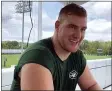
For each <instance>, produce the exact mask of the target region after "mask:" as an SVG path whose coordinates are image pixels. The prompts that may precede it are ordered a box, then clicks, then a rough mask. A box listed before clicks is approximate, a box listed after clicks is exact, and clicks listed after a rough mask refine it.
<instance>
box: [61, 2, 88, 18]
mask: <svg viewBox="0 0 112 91" xmlns="http://www.w3.org/2000/svg"><path fill="white" fill-rule="evenodd" d="M62 15H77V16H83V17H87V12H86V10H85V9H84V8H83V7H82V6H79V5H77V4H75V3H71V4H68V5H66V6H65V7H63V8H62V9H61V10H60V12H59V17H61V16H62Z"/></svg>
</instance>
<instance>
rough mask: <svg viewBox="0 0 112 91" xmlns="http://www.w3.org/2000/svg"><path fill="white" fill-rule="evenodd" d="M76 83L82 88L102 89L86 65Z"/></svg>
mask: <svg viewBox="0 0 112 91" xmlns="http://www.w3.org/2000/svg"><path fill="white" fill-rule="evenodd" d="M78 84H79V86H80V88H81V89H82V90H103V89H102V88H101V87H100V86H99V85H98V83H97V82H96V81H95V79H94V77H93V76H92V74H91V72H90V70H89V68H88V66H87V65H86V68H85V70H84V72H83V74H82V75H81V76H80V78H79V81H78Z"/></svg>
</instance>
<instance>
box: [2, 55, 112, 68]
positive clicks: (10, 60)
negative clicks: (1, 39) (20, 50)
mask: <svg viewBox="0 0 112 91" xmlns="http://www.w3.org/2000/svg"><path fill="white" fill-rule="evenodd" d="M84 56H85V58H86V59H87V60H92V59H104V58H110V56H96V55H84ZM4 57H6V58H7V62H6V67H5V68H8V67H11V65H16V64H17V63H18V59H19V57H20V54H2V68H4V62H3V60H4Z"/></svg>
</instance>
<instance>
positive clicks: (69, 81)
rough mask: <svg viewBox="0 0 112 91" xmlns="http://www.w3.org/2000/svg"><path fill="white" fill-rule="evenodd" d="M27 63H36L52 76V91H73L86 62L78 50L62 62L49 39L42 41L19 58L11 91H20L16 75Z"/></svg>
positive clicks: (18, 79)
mask: <svg viewBox="0 0 112 91" xmlns="http://www.w3.org/2000/svg"><path fill="white" fill-rule="evenodd" d="M27 63H36V64H40V65H42V66H44V67H45V68H47V69H48V70H49V71H50V72H51V74H52V76H53V84H54V90H75V88H76V85H77V82H78V79H79V77H80V76H81V74H82V73H83V71H84V69H85V66H86V60H85V58H84V56H83V54H82V52H81V51H80V50H78V51H77V52H75V53H71V54H70V56H69V57H68V58H67V59H66V60H65V61H62V60H61V59H60V58H59V57H58V55H57V54H56V52H55V50H54V48H53V44H52V40H51V38H47V39H43V40H40V41H38V42H36V43H34V44H33V45H32V46H30V47H29V48H27V49H26V51H25V52H24V53H23V54H22V56H21V57H20V59H19V62H18V64H17V66H16V67H15V70H14V79H13V83H12V86H11V91H17V90H18V91H20V88H21V87H20V78H19V76H18V73H19V72H20V70H21V68H22V67H23V66H24V65H25V64H27Z"/></svg>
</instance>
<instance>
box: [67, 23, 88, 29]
mask: <svg viewBox="0 0 112 91" xmlns="http://www.w3.org/2000/svg"><path fill="white" fill-rule="evenodd" d="M69 25H73V26H75V27H79V26H77V25H75V24H69ZM83 28H84V29H87V27H86V26H84V27H83Z"/></svg>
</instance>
